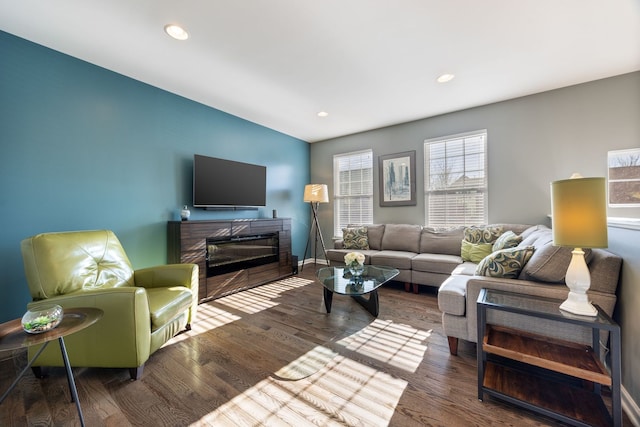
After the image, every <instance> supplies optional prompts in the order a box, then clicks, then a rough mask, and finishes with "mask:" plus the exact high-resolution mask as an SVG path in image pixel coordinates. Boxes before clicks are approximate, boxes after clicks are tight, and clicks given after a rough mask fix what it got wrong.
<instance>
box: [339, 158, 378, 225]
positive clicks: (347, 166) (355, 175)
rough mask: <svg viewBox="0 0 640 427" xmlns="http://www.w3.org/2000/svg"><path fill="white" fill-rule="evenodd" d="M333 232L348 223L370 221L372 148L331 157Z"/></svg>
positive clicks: (371, 204)
mask: <svg viewBox="0 0 640 427" xmlns="http://www.w3.org/2000/svg"><path fill="white" fill-rule="evenodd" d="M333 188H334V211H333V224H334V231H333V233H334V235H335V236H342V229H343V228H345V227H346V226H347V225H348V224H371V223H372V222H373V151H372V150H366V151H358V152H354V153H346V154H336V155H335V156H333Z"/></svg>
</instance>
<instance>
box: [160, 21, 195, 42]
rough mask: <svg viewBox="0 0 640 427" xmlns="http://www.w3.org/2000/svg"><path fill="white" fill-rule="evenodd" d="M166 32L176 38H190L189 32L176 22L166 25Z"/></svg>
mask: <svg viewBox="0 0 640 427" xmlns="http://www.w3.org/2000/svg"><path fill="white" fill-rule="evenodd" d="M164 32H165V33H167V34H169V35H170V36H171V37H173V38H174V39H176V40H186V39H188V38H189V33H187V31H186V30H185V29H184V28H182V27H181V26H179V25H175V24H168V25H165V26H164Z"/></svg>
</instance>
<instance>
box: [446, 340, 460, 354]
mask: <svg viewBox="0 0 640 427" xmlns="http://www.w3.org/2000/svg"><path fill="white" fill-rule="evenodd" d="M447 341H449V353H451V354H452V355H453V356H457V355H458V338H456V337H447Z"/></svg>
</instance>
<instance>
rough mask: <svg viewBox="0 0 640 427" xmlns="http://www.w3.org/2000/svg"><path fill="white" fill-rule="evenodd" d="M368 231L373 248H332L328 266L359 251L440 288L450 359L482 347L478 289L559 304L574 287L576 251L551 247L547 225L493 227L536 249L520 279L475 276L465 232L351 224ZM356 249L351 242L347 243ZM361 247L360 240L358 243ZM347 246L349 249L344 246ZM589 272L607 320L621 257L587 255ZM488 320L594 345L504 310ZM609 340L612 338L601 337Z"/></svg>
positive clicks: (585, 332) (569, 330)
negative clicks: (461, 345) (461, 350)
mask: <svg viewBox="0 0 640 427" xmlns="http://www.w3.org/2000/svg"><path fill="white" fill-rule="evenodd" d="M362 227H364V233H366V238H365V239H364V240H366V243H367V245H366V246H361V247H365V249H360V248H357V247H353V246H352V247H345V242H344V240H338V241H336V242H335V243H334V248H333V249H329V250H327V258H328V261H329V263H330V265H344V255H345V254H346V253H348V252H352V251H357V252H361V253H363V254H364V255H365V263H367V264H378V265H387V266H391V267H394V268H397V269H398V270H399V271H400V274H399V275H398V276H397V277H396V280H398V281H402V282H404V284H405V289H406V290H407V291H409V290H413V291H414V292H418V286H419V285H426V286H432V287H437V288H438V306H439V308H440V310H441V311H442V327H443V330H444V333H445V335H446V336H447V337H448V340H449V350H450V352H451V354H457V348H458V339H463V340H466V341H471V342H477V336H476V335H477V330H476V301H477V298H478V295H479V293H480V290H481V289H482V288H487V289H500V290H505V291H510V292H516V293H521V294H527V295H536V296H543V297H549V298H555V299H559V300H564V299H566V297H567V295H568V292H569V289H568V288H567V287H566V285H565V284H564V275H565V273H566V271H567V267H568V265H569V262H570V260H571V249H570V248H560V247H556V246H553V244H552V235H551V229H549V228H548V227H546V226H544V225H534V226H531V225H526V224H493V225H492V226H491V227H493V228H495V229H500V230H501V233H505V232H507V231H512V232H513V234H515V235H516V236H517V237H518V239H519V240H521V241H520V242H519V243H518V244H517V246H516V248H527V247H532V248H533V254H532V255H531V256H530V258H529V259H528V261H524V263H525V264H524V267H523V268H522V270H521V271H519V272H518V273H517V277H515V278H504V277H491V276H480V275H476V270H477V268H478V263H477V262H471V261H464V260H463V257H462V253H461V246H462V240H463V238H464V235H465V234H464V227H457V228H449V229H432V228H428V227H422V226H419V225H411V224H374V225H366V226H349V229H357V228H360V232H362V231H363V229H362ZM347 243H349V244H351V245H353V242H347ZM359 243H360V244H362V242H359ZM346 246H349V245H346ZM587 262H588V266H589V270H590V272H591V287H590V290H589V297H590V299H591V301H592V302H593V303H595V304H598V305H599V306H600V307H601V308H602V309H603V310H604V311H605V312H606V313H607V314H608V315H609V316H611V315H612V314H613V309H614V307H615V303H616V289H617V286H618V278H619V274H620V267H621V264H622V259H621V258H620V257H619V256H617V255H614V254H612V253H610V252H608V251H606V250H603V249H593V250H590V251H589V250H588V251H587ZM488 322H489V323H492V324H501V325H509V326H511V327H514V328H517V329H522V330H526V331H530V332H533V333H543V334H545V335H547V336H552V337H556V338H560V339H566V340H570V341H574V342H581V343H591V330H590V329H585V328H578V327H575V326H572V325H567V324H559V323H557V322H552V321H536V322H535V324H531V322H530V319H528V318H526V317H523V316H520V315H515V314H510V313H502V312H495V311H493V310H492V311H490V312H489V319H488ZM603 340H606V336H605V335H603Z"/></svg>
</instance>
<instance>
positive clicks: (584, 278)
mask: <svg viewBox="0 0 640 427" xmlns="http://www.w3.org/2000/svg"><path fill="white" fill-rule="evenodd" d="M571 253H572V254H573V256H572V257H571V262H570V263H569V268H568V269H567V275H566V276H565V282H566V284H567V286H568V287H569V296H568V298H567V300H566V301H565V302H563V303H562V304H561V305H560V309H562V310H564V311H568V312H569V313H573V314H579V315H581V316H597V315H598V310H596V308H595V307H594V306H593V305H591V303H590V302H589V297H588V296H587V291H588V290H589V287H590V286H591V276H590V274H589V267H587V263H586V262H585V260H584V251H583V250H582V249H581V248H575V249H574V250H573V251H571Z"/></svg>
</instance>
